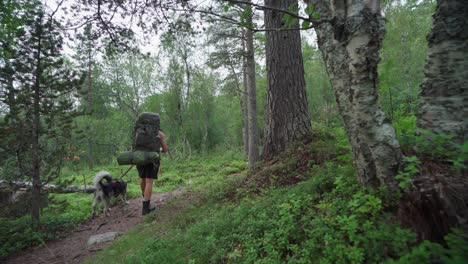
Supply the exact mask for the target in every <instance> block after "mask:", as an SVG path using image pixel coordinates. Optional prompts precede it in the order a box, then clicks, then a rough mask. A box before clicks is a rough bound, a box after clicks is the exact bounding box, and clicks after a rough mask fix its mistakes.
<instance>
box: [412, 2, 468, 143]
mask: <svg viewBox="0 0 468 264" xmlns="http://www.w3.org/2000/svg"><path fill="white" fill-rule="evenodd" d="M428 44H429V48H428V50H427V59H426V66H425V68H424V75H425V77H424V80H423V83H422V85H421V87H422V91H421V104H420V107H419V112H418V120H417V126H418V128H420V129H425V130H429V131H432V132H434V133H447V134H451V135H454V136H455V140H456V142H457V143H459V144H463V142H464V141H465V140H466V136H465V135H466V133H467V132H468V130H467V126H468V118H467V117H468V106H467V102H468V81H467V80H468V59H467V58H468V3H467V2H466V0H451V1H446V0H439V1H437V10H436V13H435V14H434V22H433V27H432V31H431V33H430V34H429V36H428Z"/></svg>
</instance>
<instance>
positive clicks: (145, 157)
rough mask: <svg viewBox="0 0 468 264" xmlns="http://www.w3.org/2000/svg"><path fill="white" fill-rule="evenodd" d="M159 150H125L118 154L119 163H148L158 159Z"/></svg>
mask: <svg viewBox="0 0 468 264" xmlns="http://www.w3.org/2000/svg"><path fill="white" fill-rule="evenodd" d="M159 158H160V156H159V152H149V151H125V152H121V153H120V154H119V156H117V162H118V163H119V165H146V164H150V163H153V162H155V161H158V160H159Z"/></svg>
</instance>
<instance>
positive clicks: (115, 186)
mask: <svg viewBox="0 0 468 264" xmlns="http://www.w3.org/2000/svg"><path fill="white" fill-rule="evenodd" d="M104 180H105V181H104ZM93 183H94V187H95V188H96V190H95V191H94V200H93V217H95V216H96V206H97V205H98V203H99V201H100V200H102V201H103V202H104V214H105V215H106V216H110V210H111V209H110V207H109V201H110V199H111V198H112V196H114V197H117V196H120V199H121V200H122V202H124V203H125V204H128V201H127V199H126V196H127V184H126V183H125V182H124V181H121V180H113V179H112V177H111V175H110V173H109V172H107V171H100V172H98V173H97V174H96V176H95V177H94V180H93Z"/></svg>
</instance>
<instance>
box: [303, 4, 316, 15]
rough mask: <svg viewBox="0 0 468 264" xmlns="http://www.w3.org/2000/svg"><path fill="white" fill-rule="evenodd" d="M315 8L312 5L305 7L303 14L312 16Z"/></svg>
mask: <svg viewBox="0 0 468 264" xmlns="http://www.w3.org/2000/svg"><path fill="white" fill-rule="evenodd" d="M314 10H315V7H314V5H312V4H308V5H307V7H306V8H305V10H304V11H305V12H306V14H307V15H309V16H312V15H313V14H314Z"/></svg>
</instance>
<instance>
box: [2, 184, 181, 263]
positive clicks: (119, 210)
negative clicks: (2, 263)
mask: <svg viewBox="0 0 468 264" xmlns="http://www.w3.org/2000/svg"><path fill="white" fill-rule="evenodd" d="M182 193H183V188H179V189H176V190H174V191H171V192H166V193H159V194H153V197H152V202H153V203H155V204H156V206H157V207H158V206H162V205H163V204H165V203H166V202H167V201H168V200H170V199H171V198H173V197H175V196H179V195H181V194H182ZM118 200H119V201H120V199H118ZM129 203H130V204H128V205H126V204H122V203H119V204H118V205H116V206H113V207H112V208H111V210H112V211H111V216H110V217H109V216H107V217H106V216H104V214H103V213H102V211H101V212H100V213H101V214H100V215H98V216H97V217H96V218H94V219H90V220H88V221H87V222H85V223H83V224H81V225H80V226H78V227H77V228H76V229H75V230H73V231H71V232H70V233H69V234H66V235H65V236H64V237H63V238H62V239H59V240H54V241H49V242H47V243H46V244H45V245H43V246H38V247H34V248H29V249H25V250H23V251H20V252H18V253H16V254H14V255H13V256H10V257H9V258H8V259H6V263H21V264H33V263H34V264H39V263H48V264H50V263H80V262H82V261H83V260H84V259H85V258H87V257H89V256H91V255H93V254H94V253H95V252H97V251H99V250H101V249H102V248H104V247H105V246H107V245H108V244H109V243H111V242H104V243H100V244H95V245H92V246H88V245H87V242H88V239H89V237H91V236H93V235H98V234H104V233H108V232H117V233H118V234H119V235H124V234H125V233H126V232H127V231H129V230H130V229H131V228H132V227H133V226H135V225H137V224H139V223H141V222H142V221H143V217H142V215H141V207H142V199H141V198H137V199H133V200H129ZM157 210H158V209H156V212H157Z"/></svg>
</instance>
